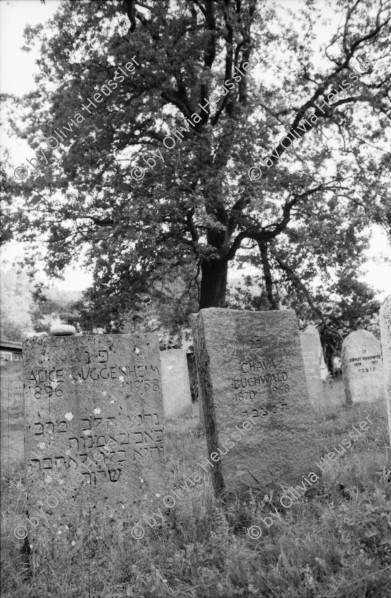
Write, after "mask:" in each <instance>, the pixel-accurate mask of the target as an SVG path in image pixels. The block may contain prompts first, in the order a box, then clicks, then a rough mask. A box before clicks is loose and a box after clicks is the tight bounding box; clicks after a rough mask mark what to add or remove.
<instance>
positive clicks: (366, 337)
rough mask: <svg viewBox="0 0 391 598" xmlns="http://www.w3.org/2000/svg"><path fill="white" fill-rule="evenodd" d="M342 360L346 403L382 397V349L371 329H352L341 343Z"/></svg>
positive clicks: (383, 396)
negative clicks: (369, 330)
mask: <svg viewBox="0 0 391 598" xmlns="http://www.w3.org/2000/svg"><path fill="white" fill-rule="evenodd" d="M341 360H342V378H343V381H344V387H345V396H346V402H347V404H349V405H350V404H352V403H360V402H362V401H367V402H375V401H381V400H384V398H385V388H384V373H383V361H382V352H381V347H380V343H379V341H378V340H377V339H376V337H375V336H374V335H373V334H372V333H371V332H368V331H367V330H355V331H354V332H351V333H350V334H349V335H348V336H347V337H346V338H345V339H344V341H343V343H342V358H341Z"/></svg>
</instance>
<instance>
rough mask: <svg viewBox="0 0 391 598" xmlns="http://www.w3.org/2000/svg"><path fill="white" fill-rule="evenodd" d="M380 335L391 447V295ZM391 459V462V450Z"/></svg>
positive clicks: (383, 316) (386, 306)
mask: <svg viewBox="0 0 391 598" xmlns="http://www.w3.org/2000/svg"><path fill="white" fill-rule="evenodd" d="M380 334H381V344H382V351H383V363H384V382H385V391H386V402H387V415H388V432H389V437H390V440H389V445H390V447H391V295H388V297H387V298H386V300H385V301H384V303H383V305H382V306H381V308H380ZM389 458H390V461H391V449H389Z"/></svg>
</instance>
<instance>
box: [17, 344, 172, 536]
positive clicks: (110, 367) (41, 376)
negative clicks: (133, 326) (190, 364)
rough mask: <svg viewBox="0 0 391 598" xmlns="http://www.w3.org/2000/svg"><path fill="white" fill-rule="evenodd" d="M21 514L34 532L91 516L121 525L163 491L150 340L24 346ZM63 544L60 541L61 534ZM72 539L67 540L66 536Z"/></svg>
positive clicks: (157, 388) (155, 361)
mask: <svg viewBox="0 0 391 598" xmlns="http://www.w3.org/2000/svg"><path fill="white" fill-rule="evenodd" d="M23 354H24V369H23V375H24V393H25V410H26V413H25V419H26V429H25V457H26V466H27V484H26V486H27V493H28V511H29V518H30V522H31V521H32V519H31V517H35V518H36V519H35V520H33V523H32V525H33V527H36V526H35V525H34V523H35V522H36V520H38V521H39V523H40V527H39V528H37V529H35V532H34V536H35V537H38V538H40V539H41V540H42V542H43V536H42V533H43V531H42V527H43V520H44V521H45V533H48V534H49V535H54V534H56V533H57V531H56V530H59V531H61V530H62V531H63V533H64V534H65V533H67V534H70V533H71V531H69V530H68V531H67V532H66V531H65V528H64V525H65V524H67V523H69V522H73V527H72V524H71V527H70V528H69V529H70V530H72V529H73V530H75V526H76V525H77V522H75V519H76V518H77V517H79V518H81V520H82V519H83V517H84V519H85V518H86V517H87V516H88V517H90V516H91V513H93V515H94V517H95V516H96V517H98V513H100V514H102V516H104V515H106V516H109V517H110V518H111V519H112V520H115V521H116V522H117V523H118V524H119V526H121V524H122V523H124V522H131V521H132V518H133V517H139V513H138V509H139V507H140V509H141V512H144V511H145V510H148V508H149V507H151V506H152V504H153V503H154V501H155V498H154V497H155V493H156V492H159V490H160V491H162V489H163V488H164V464H163V453H164V443H163V434H164V429H163V425H164V422H163V404H162V390H161V374H160V359H159V345H158V339H157V337H155V335H152V334H135V335H127V334H124V335H86V336H64V337H60V336H59V337H54V336H51V337H50V336H49V337H45V338H31V339H28V340H26V341H25V342H24V344H23ZM62 537H63V538H64V536H62ZM70 539H71V538H69V540H70Z"/></svg>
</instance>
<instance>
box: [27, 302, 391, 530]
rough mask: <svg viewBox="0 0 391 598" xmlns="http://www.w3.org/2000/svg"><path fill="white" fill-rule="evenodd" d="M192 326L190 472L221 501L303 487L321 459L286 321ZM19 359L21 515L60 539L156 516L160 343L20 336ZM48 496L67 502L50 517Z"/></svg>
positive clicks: (283, 314)
mask: <svg viewBox="0 0 391 598" xmlns="http://www.w3.org/2000/svg"><path fill="white" fill-rule="evenodd" d="M390 302H391V298H390V300H389V303H390ZM387 309H388V315H387V310H384V322H385V323H383V330H384V331H385V332H384V334H385V335H387V334H388V335H390V314H389V311H390V310H389V306H388V308H387ZM192 326H193V335H194V347H195V355H196V361H197V370H198V376H199V382H200V389H201V395H202V404H203V412H204V420H205V430H206V440H207V455H206V456H205V459H204V460H203V461H201V462H200V463H199V471H198V470H197V471H196V472H195V473H198V474H203V473H204V472H205V471H209V472H210V474H211V479H212V484H213V488H214V491H215V494H216V495H217V496H222V495H225V494H226V493H230V492H236V491H240V490H241V489H243V490H246V489H248V488H253V489H257V490H264V489H272V488H276V489H277V488H279V487H281V485H284V484H292V483H294V482H296V481H299V480H300V479H301V477H302V476H303V475H304V474H305V473H307V472H308V471H311V470H312V469H313V467H314V463H315V461H316V460H317V459H318V458H319V456H320V451H319V447H318V441H317V436H318V434H317V425H316V418H315V412H314V410H313V409H312V407H311V404H310V399H309V394H308V388H307V383H306V377H305V370H304V363H303V357H302V351H301V340H300V333H299V330H298V324H297V319H296V316H295V314H294V312H292V311H275V312H240V311H232V310H226V309H217V308H209V309H205V310H201V312H200V313H199V314H197V315H196V316H194V317H193V321H192ZM387 326H388V328H387ZM387 343H388V344H387ZM390 343H391V341H390V339H389V338H388V340H387V338H386V339H385V340H384V341H383V344H384V346H386V347H388V349H387V351H388V353H387V352H385V355H386V356H387V359H388V360H389V358H390ZM23 357H24V359H23V379H24V397H25V426H26V428H25V456H26V484H27V489H28V511H29V513H30V514H31V513H33V512H34V509H37V505H39V506H40V507H39V508H40V509H44V510H45V509H46V514H47V515H48V516H49V518H52V519H53V518H54V519H55V520H56V521H57V524H58V525H57V527H55V529H56V530H58V529H59V527H58V526H59V525H61V524H64V522H66V521H67V520H68V519H69V518H70V517H74V516H75V515H76V514H77V513H79V515H80V516H81V515H89V516H91V512H92V510H93V511H94V513H95V515H96V516H97V514H98V511H102V513H103V514H109V515H110V517H111V519H112V520H115V521H117V522H122V523H123V522H127V523H128V524H129V523H130V522H131V521H132V520H133V521H134V518H138V519H139V518H140V517H142V516H143V514H145V513H147V514H148V512H152V511H153V509H154V508H155V506H156V503H157V502H159V497H160V500H161V496H164V495H165V494H168V493H169V489H168V488H165V482H166V472H165V466H164V410H163V401H162V381H161V357H160V352H159V346H158V340H157V337H155V336H154V335H152V334H143V335H137V334H136V335H87V336H73V337H44V338H35V339H28V340H26V341H25V342H24V346H23ZM389 370H391V365H390V364H389V362H388V370H387V371H389ZM389 375H391V373H390V374H389ZM389 402H390V397H389V398H388V408H390V406H389ZM75 470H77V471H78V472H79V474H80V475H73V474H74V472H75ZM48 494H49V495H50V496H56V495H57V496H62V497H65V498H64V499H63V500H62V501H60V504H58V505H56V508H55V509H54V508H53V507H52V506H50V503H48V502H47V503H45V502H44V501H43V499H44V497H45V496H47V495H48ZM165 498H167V497H165ZM52 502H53V501H52ZM57 503H58V500H57ZM45 504H49V507H47V506H45ZM160 506H161V505H160ZM164 506H165V507H167V506H169V505H168V504H167V501H166V502H165V503H164ZM129 507H130V508H129ZM34 516H35V515H34ZM30 519H31V518H30ZM56 533H57V532H56ZM53 537H54V536H53ZM45 541H47V538H46V539H45Z"/></svg>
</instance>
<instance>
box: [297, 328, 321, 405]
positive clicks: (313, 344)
mask: <svg viewBox="0 0 391 598" xmlns="http://www.w3.org/2000/svg"><path fill="white" fill-rule="evenodd" d="M300 339H301V348H302V354H303V360H304V371H305V377H306V380H307V386H308V392H309V396H310V401H311V403H312V406H313V407H314V408H315V409H319V410H321V409H323V408H324V407H325V406H326V405H325V396H324V392H323V382H322V378H321V373H320V366H321V356H320V352H319V345H320V339H319V333H318V331H317V329H316V328H315V326H307V328H306V329H305V330H304V331H303V332H302V333H301V334H300ZM321 349H322V347H321V346H320V350H321Z"/></svg>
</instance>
